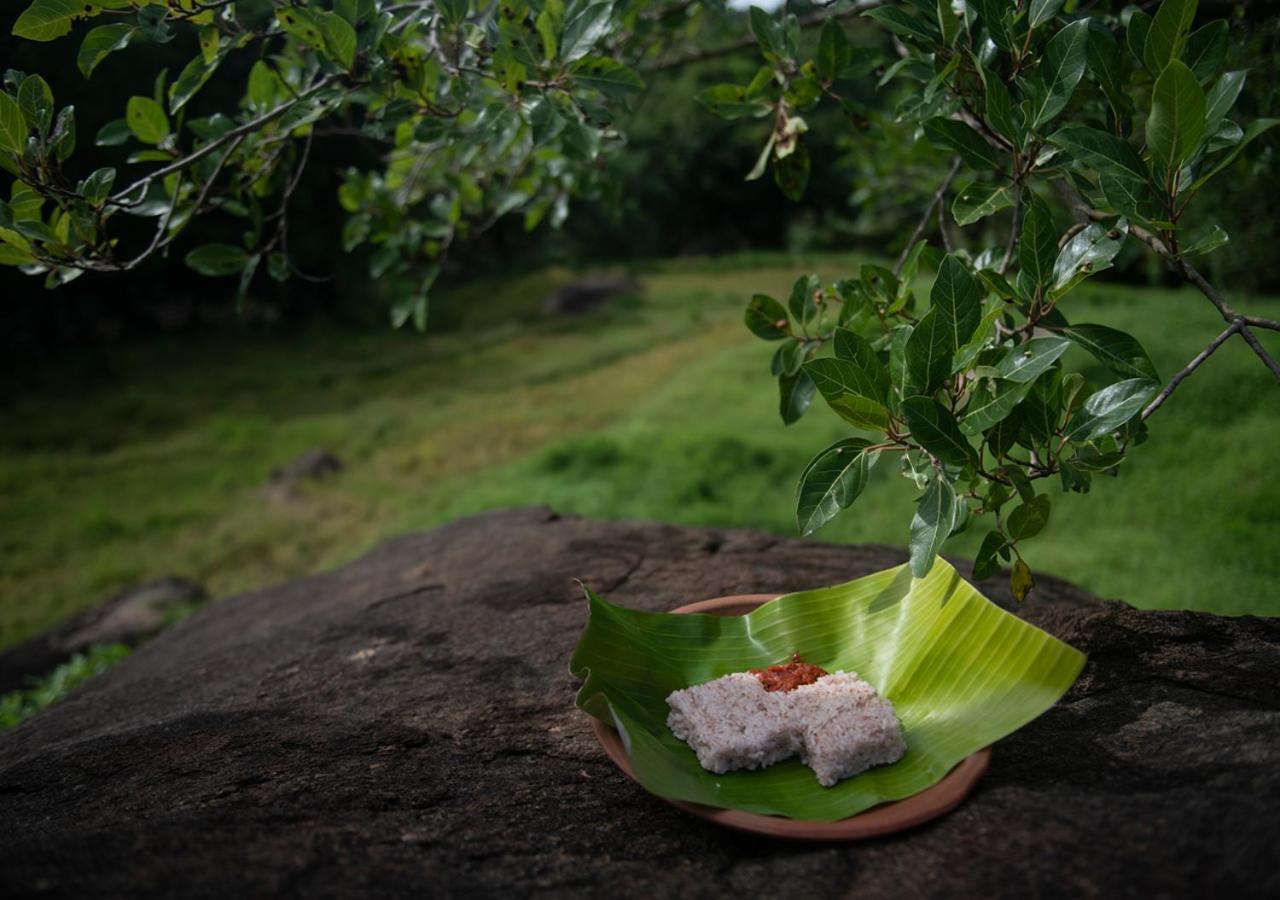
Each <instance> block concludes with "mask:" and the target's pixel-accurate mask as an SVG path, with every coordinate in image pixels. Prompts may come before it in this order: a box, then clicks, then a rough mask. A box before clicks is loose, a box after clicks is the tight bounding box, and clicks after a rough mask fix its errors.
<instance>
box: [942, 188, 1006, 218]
mask: <svg viewBox="0 0 1280 900" xmlns="http://www.w3.org/2000/svg"><path fill="white" fill-rule="evenodd" d="M1010 206H1013V192H1012V191H1010V190H1009V188H1007V187H1005V186H1004V185H1000V184H978V183H976V182H975V183H974V184H970V185H966V186H965V187H963V188H961V189H960V191H959V192H958V193H957V194H956V199H955V200H954V201H953V202H952V204H951V215H952V216H953V217H954V218H955V220H956V224H957V225H972V224H973V223H974V222H977V221H979V220H980V219H985V218H986V217H987V216H989V215H992V214H993V213H998V212H999V211H1000V210H1002V209H1008V208H1009V207H1010Z"/></svg>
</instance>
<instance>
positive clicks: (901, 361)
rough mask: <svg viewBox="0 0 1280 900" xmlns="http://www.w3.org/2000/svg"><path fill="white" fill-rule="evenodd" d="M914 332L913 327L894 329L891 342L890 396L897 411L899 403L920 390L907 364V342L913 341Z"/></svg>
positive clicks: (900, 326)
mask: <svg viewBox="0 0 1280 900" xmlns="http://www.w3.org/2000/svg"><path fill="white" fill-rule="evenodd" d="M914 330H915V329H914V328H913V327H912V326H911V325H899V326H897V327H896V328H894V329H893V337H892V338H891V339H890V341H889V384H890V391H889V394H890V400H891V402H892V403H893V405H894V408H895V409H896V408H897V401H900V400H901V399H902V398H903V397H908V396H910V395H911V394H915V393H918V392H919V390H920V388H919V386H918V385H916V384H915V383H914V381H913V379H912V377H911V372H910V367H909V365H908V363H907V342H908V341H910V340H911V334H912V332H913V331H914Z"/></svg>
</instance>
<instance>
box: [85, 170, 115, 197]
mask: <svg viewBox="0 0 1280 900" xmlns="http://www.w3.org/2000/svg"><path fill="white" fill-rule="evenodd" d="M115 180H116V170H115V169H111V168H102V169H95V170H94V171H93V173H92V174H91V175H89V177H88V178H86V179H85V180H84V183H83V185H82V186H81V193H83V194H84V198H85V199H86V200H87V201H89V203H90V204H91V205H93V206H101V205H102V201H104V200H106V199H107V197H109V196H110V195H111V185H113V184H115Z"/></svg>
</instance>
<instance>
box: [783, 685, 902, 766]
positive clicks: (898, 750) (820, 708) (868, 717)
mask: <svg viewBox="0 0 1280 900" xmlns="http://www.w3.org/2000/svg"><path fill="white" fill-rule="evenodd" d="M787 696H788V697H789V698H790V700H791V703H790V713H791V715H792V720H793V722H794V725H795V727H796V728H797V730H798V731H799V735H800V761H801V762H802V763H804V764H805V765H806V766H808V767H809V768H811V769H813V774H815V775H816V776H818V784H820V785H822V786H823V787H831V786H832V785H833V784H835V783H836V782H838V781H840V780H841V779H844V778H850V777H852V776H854V775H857V774H858V773H859V772H864V771H866V770H867V769H870V768H871V767H872V766H880V765H884V764H886V763H893V762H897V761H898V760H900V759H902V755H903V754H904V753H906V752H907V745H906V742H905V741H904V740H903V739H902V726H901V725H900V724H899V723H898V717H897V716H896V715H894V712H893V704H892V703H890V702H889V701H888V700H886V699H885V698H884V697H881V696H880V695H879V694H877V693H876V689H875V688H873V687H872V686H871V685H870V684H868V683H867V682H865V681H863V680H862V679H861V678H859V677H858V676H857V675H856V674H855V673H852V672H850V673H845V672H832V673H831V674H829V675H825V676H823V677H822V678H819V679H818V680H817V681H815V682H813V683H812V684H804V685H801V686H800V687H798V688H796V689H795V690H794V691H791V692H790V693H789V694H788V695H787Z"/></svg>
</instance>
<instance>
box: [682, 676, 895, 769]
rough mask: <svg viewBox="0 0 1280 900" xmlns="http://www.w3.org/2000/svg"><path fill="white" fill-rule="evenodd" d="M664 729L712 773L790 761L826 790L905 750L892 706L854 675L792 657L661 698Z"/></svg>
mask: <svg viewBox="0 0 1280 900" xmlns="http://www.w3.org/2000/svg"><path fill="white" fill-rule="evenodd" d="M667 705H668V706H669V707H670V709H671V713H670V715H669V716H668V717H667V726H668V727H669V728H670V729H671V733H672V734H674V735H675V736H676V737H678V738H679V739H680V740H682V741H684V742H685V743H687V744H688V745H689V746H690V747H691V748H692V749H693V751H694V753H696V754H697V757H698V762H699V764H700V765H701V766H702V767H703V768H704V769H707V770H708V771H711V772H715V773H717V774H723V773H725V772H729V771H732V770H734V769H759V768H763V767H765V766H770V765H773V764H774V763H776V762H781V761H782V760H784V759H788V758H790V757H792V756H799V757H800V761H801V762H802V763H804V764H805V765H806V766H808V767H809V768H811V769H812V770H813V773H814V775H816V776H817V779H818V783H819V784H821V785H822V786H823V787H831V786H832V785H834V784H836V783H837V782H839V781H840V780H841V779H844V778H849V777H851V776H853V775H857V774H858V773H859V772H864V771H866V770H867V769H869V768H871V767H872V766H878V765H883V764H885V763H892V762H897V761H898V760H899V759H901V758H902V755H903V754H904V753H905V752H906V744H905V743H904V741H903V738H902V726H901V725H900V724H899V723H898V718H897V716H896V715H894V711H893V704H892V703H890V702H889V701H888V700H886V699H885V698H883V697H881V696H880V695H879V694H877V693H876V690H875V688H873V687H872V686H871V685H870V684H868V683H867V682H865V681H863V680H862V679H861V678H859V677H858V676H857V674H856V673H854V672H848V673H846V672H833V673H830V674H828V673H827V672H825V671H824V670H823V669H821V668H819V667H818V666H814V665H810V664H809V663H805V662H803V661H802V660H801V659H800V657H799V656H795V657H794V658H793V659H792V661H791V662H790V663H788V664H786V665H780V666H770V667H769V668H767V669H752V670H751V671H750V672H735V673H733V674H730V675H725V676H722V677H720V678H717V679H715V680H713V681H708V682H705V683H703V684H699V685H695V686H693V687H688V688H684V689H683V690H679V691H673V692H672V693H671V694H670V695H669V696H668V697H667Z"/></svg>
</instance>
